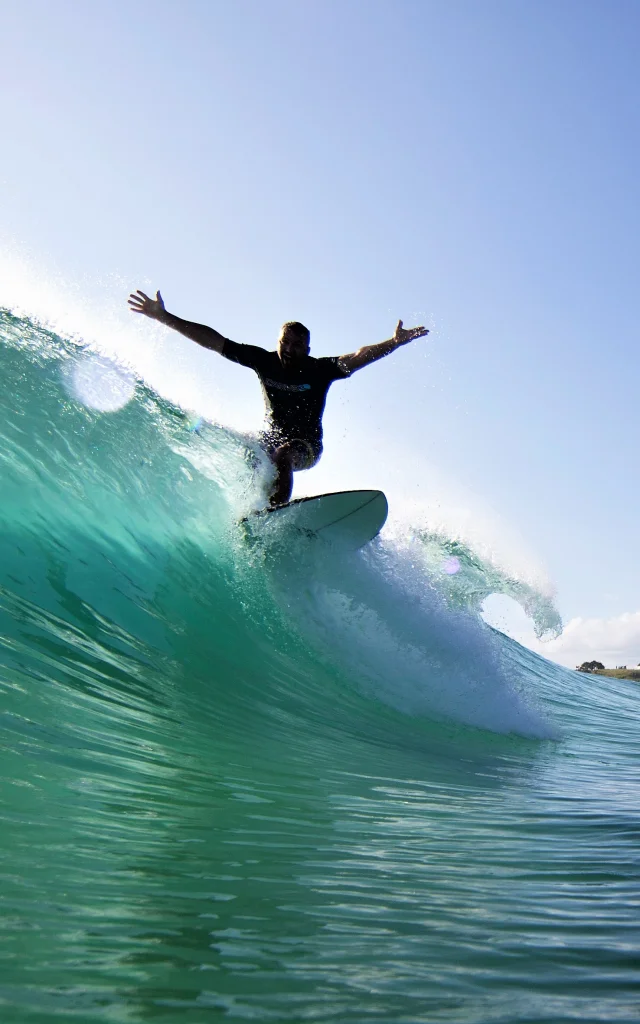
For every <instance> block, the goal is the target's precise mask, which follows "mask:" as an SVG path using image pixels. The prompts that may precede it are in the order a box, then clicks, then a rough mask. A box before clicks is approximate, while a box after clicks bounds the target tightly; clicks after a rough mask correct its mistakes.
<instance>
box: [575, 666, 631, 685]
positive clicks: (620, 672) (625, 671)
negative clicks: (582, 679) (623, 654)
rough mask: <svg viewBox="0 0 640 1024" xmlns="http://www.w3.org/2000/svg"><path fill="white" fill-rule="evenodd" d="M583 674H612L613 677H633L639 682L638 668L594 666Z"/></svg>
mask: <svg viewBox="0 0 640 1024" xmlns="http://www.w3.org/2000/svg"><path fill="white" fill-rule="evenodd" d="M585 675H593V676H614V678H615V679H635V681H636V682H637V683H640V668H596V669H592V671H591V672H585Z"/></svg>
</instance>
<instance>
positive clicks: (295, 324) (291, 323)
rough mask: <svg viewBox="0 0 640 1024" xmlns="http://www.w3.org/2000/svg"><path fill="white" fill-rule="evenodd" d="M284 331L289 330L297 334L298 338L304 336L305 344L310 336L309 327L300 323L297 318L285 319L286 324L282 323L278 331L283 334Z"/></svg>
mask: <svg viewBox="0 0 640 1024" xmlns="http://www.w3.org/2000/svg"><path fill="white" fill-rule="evenodd" d="M285 331H286V332H287V333H288V332H289V331H291V333H292V334H297V335H298V337H299V338H304V340H305V341H306V342H307V344H309V339H310V338H311V333H310V331H309V328H308V327H305V326H304V324H301V323H300V322H299V321H298V320H287V322H286V324H283V325H282V330H281V331H280V333H281V334H284V333H285Z"/></svg>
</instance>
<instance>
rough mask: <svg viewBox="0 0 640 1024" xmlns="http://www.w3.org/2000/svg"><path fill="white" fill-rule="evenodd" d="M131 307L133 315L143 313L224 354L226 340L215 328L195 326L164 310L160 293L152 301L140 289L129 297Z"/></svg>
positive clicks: (199, 343) (205, 346)
mask: <svg viewBox="0 0 640 1024" xmlns="http://www.w3.org/2000/svg"><path fill="white" fill-rule="evenodd" d="M129 306H130V308H131V312H132V313H143V314H144V315H145V316H148V317H150V318H151V319H152V320H157V321H158V322H159V323H161V324H166V326H167V327H172V328H173V330H174V331H179V332H180V334H184V336H185V338H191V341H195V342H197V343H198V345H202V346H203V348H210V349H211V350H212V351H213V352H222V349H223V347H224V343H225V341H226V340H227V339H226V338H223V336H222V335H221V334H219V333H218V331H214V329H213V327H206V326H205V325H204V324H194V323H192V322H191V320H183V319H182V317H179V316H175V314H174V313H170V312H169V311H168V310H167V309H165V308H164V302H163V299H162V295H161V294H160V292H156V297H155V299H150V298H149V296H148V295H145V293H144V292H141V291H140V289H138V291H136V292H132V294H131V295H130V296H129Z"/></svg>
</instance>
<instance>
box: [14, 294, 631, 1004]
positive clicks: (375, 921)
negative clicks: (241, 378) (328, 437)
mask: <svg viewBox="0 0 640 1024" xmlns="http://www.w3.org/2000/svg"><path fill="white" fill-rule="evenodd" d="M0 355H1V364H0V365H1V373H0V430H1V433H2V439H1V444H0V459H1V477H0V516H1V525H2V529H1V538H0V543H1V547H2V550H1V557H0V616H1V623H0V649H1V662H0V688H1V704H0V758H1V768H2V771H1V777H0V786H1V805H0V811H1V825H0V876H1V878H0V1020H1V1021H2V1024H14V1022H22V1021H29V1022H37V1024H50V1022H54V1021H61V1020H64V1021H70V1020H76V1021H79V1022H85V1021H86V1022H92V1021H96V1022H98V1021H100V1022H105V1024H106V1022H109V1024H120V1022H122V1024H132V1022H139V1021H149V1020H157V1021H166V1022H167V1024H172V1022H176V1024H178V1022H181V1024H182V1022H193V1024H200V1022H203V1024H205V1022H209V1021H214V1020H218V1019H220V1020H222V1019H228V1020H242V1021H247V1020H251V1021H275V1022H279V1021H296V1022H303V1021H305V1022H306V1021H335V1022H352V1024H357V1022H365V1021H366V1022H369V1021H371V1022H374V1021H378V1022H393V1024H418V1022H436V1021H443V1022H456V1024H458V1022H460V1024H462V1022H469V1024H472V1022H473V1024H475V1022H477V1024H489V1022H494V1021H495V1022H512V1021H513V1022H515V1021H529V1022H536V1024H541V1022H553V1021H565V1020H580V1021H593V1022H596V1021H618V1022H622V1021H629V1022H631V1021H633V1022H637V1021H638V1019H640V932H639V923H640V886H639V879H640V854H639V842H640V818H639V812H640V740H639V728H638V723H639V717H638V708H639V696H640V691H639V690H638V685H637V684H635V683H632V682H628V681H625V680H617V679H603V678H601V677H589V676H584V675H579V674H578V673H574V672H569V671H567V670H564V669H562V668H560V667H558V666H557V665H553V664H551V663H550V662H548V661H545V660H544V659H542V658H540V657H538V656H537V655H535V654H533V653H531V652H530V651H528V650H525V649H524V648H522V647H520V646H519V645H518V644H516V643H515V642H513V641H511V640H509V639H508V638H507V637H505V636H503V635H502V634H501V633H499V632H497V631H496V630H494V629H491V628H490V627H489V626H488V625H486V624H485V623H484V622H483V620H482V619H481V617H480V614H479V610H480V607H481V605H482V601H483V600H484V598H485V597H486V596H487V595H488V594H492V593H503V594H508V595H509V596H511V597H513V598H515V599H516V600H518V601H519V602H520V604H522V606H523V607H524V608H525V609H526V611H527V613H528V614H529V615H530V617H531V618H532V619H533V620H534V621H535V624H536V629H537V631H538V633H539V634H540V635H543V634H545V633H548V634H553V633H555V632H557V631H558V630H559V629H560V622H559V619H558V616H557V613H556V611H555V609H554V607H553V605H552V603H551V602H550V600H549V599H548V598H547V597H545V595H544V594H541V593H538V592H537V591H536V589H535V588H534V587H533V586H532V585H531V584H530V583H527V582H526V581H519V580H518V579H517V578H516V577H515V576H510V575H509V574H508V573H505V571H504V570H502V569H499V568H497V567H496V566H495V565H492V564H489V563H486V562H484V561H483V560H482V558H481V557H480V556H479V555H478V554H477V553H475V552H474V551H473V550H472V549H471V548H470V547H469V546H468V545H465V544H463V543H462V542H461V541H460V540H459V539H457V538H455V537H450V538H449V537H446V536H444V535H443V534H442V533H436V532H430V531H429V528H428V525H425V524H424V523H422V524H411V523H410V522H408V523H404V524H403V523H402V522H400V523H399V522H398V521H396V522H395V523H394V522H393V516H392V521H391V522H390V526H389V529H388V530H387V529H385V530H384V531H383V533H382V535H381V536H380V537H379V538H378V539H377V540H376V541H374V542H373V543H372V544H371V545H369V546H368V547H367V548H365V549H364V550H362V551H361V552H358V553H356V554H353V555H349V556H345V555H344V554H340V553H339V552H336V551H333V550H332V549H331V548H329V547H327V546H324V545H321V544H318V543H316V544H313V543H311V542H309V541H301V540H298V541H293V542H292V540H291V538H288V537H283V538H282V543H280V542H279V541H278V539H276V540H275V541H274V540H273V539H272V540H271V541H270V542H269V544H268V545H266V546H261V545H260V544H259V543H254V544H250V545H249V544H247V542H246V541H245V539H244V538H243V536H242V532H241V530H239V528H238V525H237V524H238V520H239V519H240V518H241V516H242V515H243V514H244V513H245V512H246V511H247V510H248V509H249V508H251V507H257V506H258V505H259V504H260V496H261V493H263V490H264V486H265V473H266V470H265V467H264V465H263V464H261V463H260V462H259V461H256V457H255V453H254V452H253V450H252V445H251V441H250V439H247V438H242V437H241V436H240V435H238V434H235V433H233V432H232V431H230V430H228V429H225V428H224V427H222V426H216V425H214V424H209V423H206V422H203V421H197V420H195V419H194V418H193V417H191V418H190V417H189V416H188V415H187V414H186V413H184V412H183V411H182V410H180V409H177V408H175V407H173V406H171V405H170V404H169V403H167V402H166V401H163V400H161V399H160V398H158V397H157V396H156V395H154V394H153V392H152V391H151V390H150V389H149V388H148V387H146V386H145V385H144V384H142V383H141V382H139V381H135V380H134V379H133V378H132V377H131V376H130V375H129V374H127V373H126V372H125V371H120V370H118V369H117V368H114V367H113V366H112V365H111V364H109V363H108V361H107V360H105V359H102V358H101V357H96V356H92V355H91V354H90V353H88V352H87V351H86V350H84V349H83V348H82V346H81V345H80V344H78V343H77V342H73V341H70V340H68V339H67V340H63V339H61V338H59V337H57V336H56V335H55V334H53V333H52V332H51V331H49V330H47V329H45V328H43V327H41V326H39V325H38V324H36V323H34V322H32V321H30V320H28V319H24V318H20V317H18V316H15V315H12V314H11V313H8V312H6V311H5V312H1V313H0ZM92 389H93V390H92ZM87 402H88V403H89V405H90V406H91V407H88V404H87ZM123 402H124V403H125V404H122V403H123ZM118 405H122V407H121V408H117V406H118ZM96 406H98V408H97V407H96ZM392 513H393V509H392Z"/></svg>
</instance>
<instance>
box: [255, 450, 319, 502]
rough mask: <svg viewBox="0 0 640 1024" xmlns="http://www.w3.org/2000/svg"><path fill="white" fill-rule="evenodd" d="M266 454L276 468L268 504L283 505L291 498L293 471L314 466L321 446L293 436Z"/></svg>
mask: <svg viewBox="0 0 640 1024" xmlns="http://www.w3.org/2000/svg"><path fill="white" fill-rule="evenodd" d="M268 455H269V458H270V459H271V461H272V462H273V464H274V466H275V468H276V478H275V481H274V484H273V489H272V491H271V494H270V495H269V504H270V505H272V506H273V505H284V504H285V503H286V502H287V501H289V499H290V498H291V492H292V490H293V474H294V472H298V471H299V470H302V469H311V467H312V466H315V464H316V462H317V461H318V459H319V458H320V456H321V455H322V447H321V445H311V444H309V443H308V442H307V441H303V440H301V439H300V438H294V439H293V440H292V441H286V442H285V443H284V444H281V445H278V447H277V448H273V449H272V450H271V451H268Z"/></svg>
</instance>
